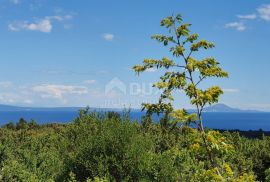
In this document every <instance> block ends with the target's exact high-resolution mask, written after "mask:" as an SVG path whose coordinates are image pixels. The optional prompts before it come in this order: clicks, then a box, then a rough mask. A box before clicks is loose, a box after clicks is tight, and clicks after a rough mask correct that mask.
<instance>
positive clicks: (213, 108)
mask: <svg viewBox="0 0 270 182" xmlns="http://www.w3.org/2000/svg"><path fill="white" fill-rule="evenodd" d="M84 108H85V107H20V106H11V105H3V104H0V111H2V112H8V111H79V110H80V109H84ZM90 110H92V111H122V110H123V109H121V108H94V107H92V108H90ZM131 111H136V112H139V111H141V110H140V109H131ZM189 111H190V112H195V110H193V109H190V110H189ZM204 112H262V111H257V110H242V109H238V108H232V107H230V106H227V105H225V104H215V105H212V106H209V107H206V108H205V109H204Z"/></svg>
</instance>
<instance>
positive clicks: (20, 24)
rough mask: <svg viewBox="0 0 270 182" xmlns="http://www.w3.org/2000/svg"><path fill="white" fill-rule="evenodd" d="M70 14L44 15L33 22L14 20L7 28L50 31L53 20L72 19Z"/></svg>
mask: <svg viewBox="0 0 270 182" xmlns="http://www.w3.org/2000/svg"><path fill="white" fill-rule="evenodd" d="M72 18H73V16H72V15H64V16H46V17H45V18H43V19H39V20H37V21H35V22H31V23H30V22H28V21H15V22H12V23H10V24H9V25H8V29H9V30H11V31H21V30H28V31H39V32H43V33H50V32H51V31H52V29H53V21H58V22H62V21H65V20H70V19H72Z"/></svg>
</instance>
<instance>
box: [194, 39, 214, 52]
mask: <svg viewBox="0 0 270 182" xmlns="http://www.w3.org/2000/svg"><path fill="white" fill-rule="evenodd" d="M213 47H215V45H214V44H213V43H212V42H208V41H206V40H200V41H199V42H197V43H193V44H192V45H191V47H190V50H191V51H198V50H199V49H200V48H204V49H211V48H213Z"/></svg>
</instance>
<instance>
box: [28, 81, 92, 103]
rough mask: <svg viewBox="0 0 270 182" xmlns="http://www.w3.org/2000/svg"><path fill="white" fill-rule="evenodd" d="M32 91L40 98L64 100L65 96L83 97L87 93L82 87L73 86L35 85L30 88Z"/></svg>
mask: <svg viewBox="0 0 270 182" xmlns="http://www.w3.org/2000/svg"><path fill="white" fill-rule="evenodd" d="M32 91H34V92H36V93H39V94H41V95H40V96H41V97H42V98H55V99H60V100H62V99H64V96H65V95H69V94H73V95H83V94H87V93H88V89H87V88H86V87H83V86H73V85H50V84H48V85H46V84H44V85H37V86H34V87H33V88H32Z"/></svg>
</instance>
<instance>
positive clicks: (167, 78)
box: [133, 14, 229, 179]
mask: <svg viewBox="0 0 270 182" xmlns="http://www.w3.org/2000/svg"><path fill="white" fill-rule="evenodd" d="M160 25H161V26H162V27H166V28H167V29H168V30H169V35H153V36H152V38H153V39H155V40H157V41H158V42H161V43H163V45H164V46H170V49H169V50H170V52H171V54H172V56H173V57H174V59H175V60H173V59H170V58H168V57H163V58H162V59H161V60H156V59H145V60H144V61H143V64H142V65H135V66H134V67H133V69H134V70H135V72H136V73H138V74H139V73H141V72H144V71H146V70H147V69H151V68H156V69H165V73H164V75H162V76H161V77H160V81H159V82H157V83H155V84H154V85H153V87H156V88H158V89H160V90H162V94H161V95H160V97H159V101H158V103H155V104H153V103H144V104H143V110H144V109H146V110H147V114H148V116H151V115H152V114H153V113H156V114H158V115H159V114H161V113H162V114H163V115H164V118H163V120H162V122H161V123H162V126H163V128H165V129H168V128H174V127H176V126H177V125H179V124H180V125H185V126H189V125H190V124H191V123H194V124H197V125H198V131H199V132H200V137H201V139H202V141H203V142H202V143H201V144H199V143H196V146H198V145H203V147H204V148H205V150H206V153H207V157H208V160H209V164H208V167H209V168H210V169H211V173H213V174H216V175H217V176H216V177H217V178H220V179H222V174H221V173H222V170H223V171H224V165H225V164H224V163H223V162H221V161H220V158H217V157H216V156H220V157H223V153H224V152H225V151H226V152H228V150H229V149H228V146H229V145H227V144H226V143H225V141H222V140H221V139H219V137H218V136H219V135H218V134H217V136H214V137H213V136H209V134H208V133H205V131H204V127H203V120H202V112H203V109H204V107H205V106H206V105H211V104H213V103H217V102H218V100H219V97H220V95H221V94H223V91H222V90H221V88H220V87H218V86H212V87H210V88H207V89H202V88H199V86H200V84H201V83H202V82H203V81H204V80H205V79H207V78H212V77H228V73H227V72H225V71H223V70H222V68H221V67H220V66H219V62H218V61H217V60H216V59H215V58H213V57H207V58H204V59H202V60H198V59H196V58H194V57H193V53H195V52H198V51H199V50H200V49H206V50H208V49H211V48H213V47H214V44H213V43H211V42H208V41H206V40H198V39H199V35H198V34H190V29H189V27H190V26H191V24H188V23H183V19H182V16H181V15H179V14H178V15H176V16H169V17H167V18H164V19H163V20H161V24H160ZM176 91H183V92H184V93H185V94H186V96H187V97H188V98H189V99H190V103H191V104H192V105H194V106H195V108H196V110H197V113H188V112H187V111H186V110H185V109H175V108H174V107H173V102H174V95H173V94H174V93H175V92H176ZM178 93H179V92H178ZM177 105H178V104H177ZM209 137H210V138H212V137H213V140H215V143H214V144H213V143H211V142H210V143H209V140H208V138H209ZM215 137H216V138H215ZM214 148H215V149H214ZM216 149H217V150H216ZM220 152H221V153H222V154H221V153H220ZM226 165H227V164H226ZM227 167H229V166H227Z"/></svg>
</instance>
